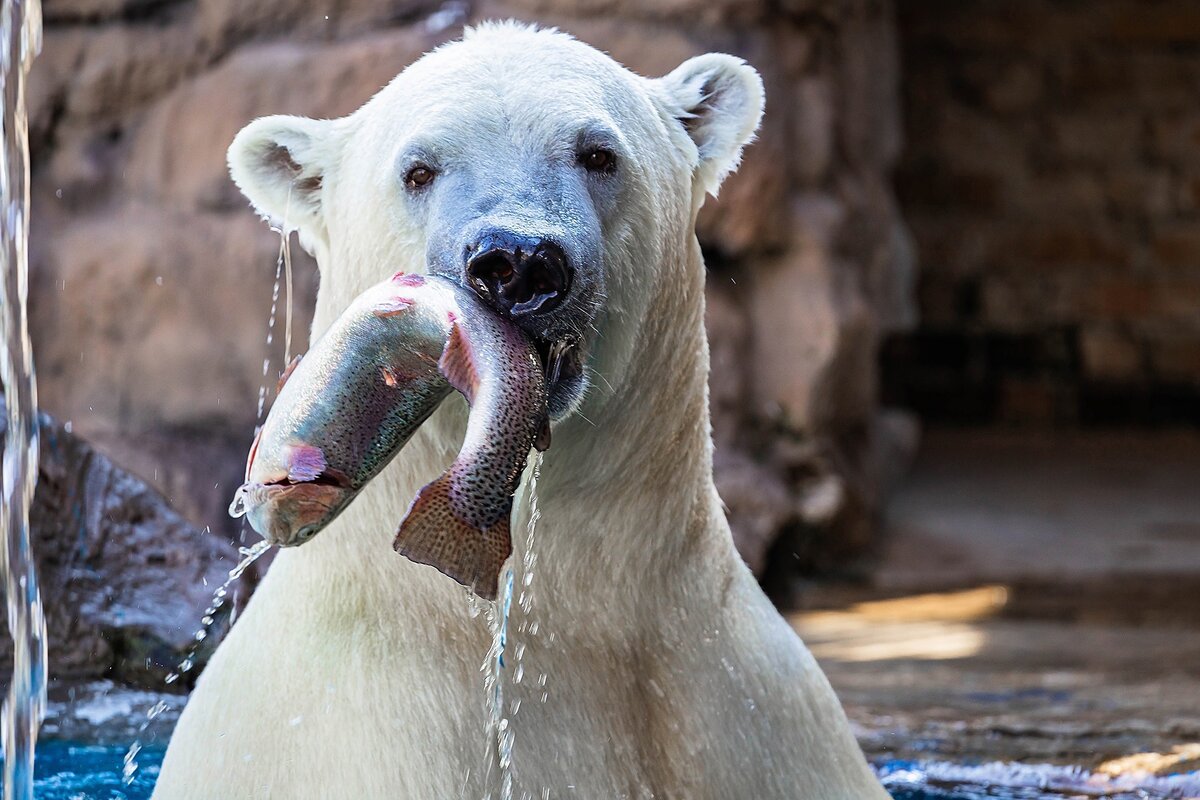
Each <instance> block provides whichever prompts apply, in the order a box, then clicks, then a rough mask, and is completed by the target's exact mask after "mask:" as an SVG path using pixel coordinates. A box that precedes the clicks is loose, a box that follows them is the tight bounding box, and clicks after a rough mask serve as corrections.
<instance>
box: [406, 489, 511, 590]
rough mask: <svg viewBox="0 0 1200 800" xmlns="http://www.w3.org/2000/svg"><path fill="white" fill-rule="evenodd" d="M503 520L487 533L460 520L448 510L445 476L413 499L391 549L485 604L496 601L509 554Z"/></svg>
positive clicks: (509, 540) (503, 518)
mask: <svg viewBox="0 0 1200 800" xmlns="http://www.w3.org/2000/svg"><path fill="white" fill-rule="evenodd" d="M508 525H509V522H508V515H507V514H506V515H504V516H503V517H502V518H501V519H500V520H498V521H497V522H496V524H495V525H492V526H491V527H490V528H485V529H480V528H476V527H475V526H473V525H470V524H468V523H466V522H463V521H462V520H460V519H459V518H458V517H457V516H456V515H455V513H454V511H453V509H451V507H450V475H449V473H445V474H443V475H442V477H440V478H438V479H437V480H436V481H434V482H433V483H431V484H429V485H428V486H426V487H425V488H424V489H422V490H421V491H420V492H418V493H417V497H416V499H415V500H413V503H412V506H411V507H409V509H408V514H407V515H406V516H405V517H404V521H403V522H401V523H400V530H399V531H398V532H397V533H396V541H395V542H393V544H392V547H393V549H395V551H396V552H397V553H399V554H400V555H402V556H404V557H405V558H407V559H409V560H410V561H413V562H415V563H417V564H427V565H429V566H431V567H433V568H435V569H437V570H438V571H439V572H441V573H442V574H443V575H446V576H448V577H450V578H453V579H454V580H456V581H458V582H459V583H461V584H462V585H463V586H466V587H467V588H468V589H470V590H471V591H473V592H475V594H477V595H479V596H480V597H482V598H484V599H486V600H495V599H496V595H497V593H498V591H499V588H500V570H501V569H502V568H503V567H504V562H505V561H506V560H507V559H508V557H509V555H510V554H511V553H512V537H511V536H510V534H509V528H508Z"/></svg>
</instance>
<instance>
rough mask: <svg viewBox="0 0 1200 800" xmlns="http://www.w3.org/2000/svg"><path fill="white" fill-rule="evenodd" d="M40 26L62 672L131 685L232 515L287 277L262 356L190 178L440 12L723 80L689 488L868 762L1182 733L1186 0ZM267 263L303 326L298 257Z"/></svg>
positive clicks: (677, 3)
mask: <svg viewBox="0 0 1200 800" xmlns="http://www.w3.org/2000/svg"><path fill="white" fill-rule="evenodd" d="M44 14H45V45H44V49H43V53H42V55H41V57H40V58H39V59H38V61H37V63H36V65H35V68H34V71H33V75H32V88H31V93H32V96H31V110H30V113H31V143H32V150H33V153H32V158H33V204H34V205H33V217H32V219H33V223H32V227H33V231H32V235H33V244H32V263H31V271H30V274H31V280H32V282H33V285H32V288H31V297H30V306H31V315H32V336H33V342H34V349H35V357H36V364H37V369H38V378H39V387H40V393H41V402H42V406H43V408H44V410H45V411H47V412H48V413H49V414H50V415H51V416H52V419H47V421H46V423H45V425H46V438H45V444H44V451H43V471H42V472H43V474H42V484H41V486H40V487H39V493H40V494H39V501H38V506H37V508H36V509H35V525H36V526H37V527H36V531H37V536H38V540H37V541H38V548H39V549H38V555H39V558H40V559H41V563H42V572H43V578H42V580H43V584H44V586H45V588H44V589H43V593H44V595H45V597H46V602H47V607H48V612H47V613H48V615H49V618H50V622H49V624H50V631H51V663H52V673H53V675H54V676H55V677H56V678H57V679H58V680H59V681H60V682H65V683H69V682H71V681H82V680H95V679H104V680H108V681H113V682H116V683H118V684H121V683H123V684H131V685H138V686H147V687H161V685H162V680H163V676H164V675H165V674H166V671H167V669H168V668H169V667H170V665H172V664H173V663H174V661H176V660H177V659H178V658H179V656H180V654H181V653H182V652H183V651H184V650H185V649H186V647H187V646H188V645H189V643H190V641H191V636H192V633H193V631H194V630H195V628H196V625H197V622H198V619H199V612H200V610H201V609H203V607H204V606H205V605H206V604H207V602H208V597H209V594H210V592H211V588H212V586H213V585H214V584H215V583H219V582H220V581H221V580H222V579H223V577H224V575H225V572H226V570H228V569H229V567H230V566H231V565H232V564H233V563H234V562H236V560H237V558H238V555H237V547H238V546H240V545H242V544H246V543H249V542H250V541H253V540H256V539H257V537H256V536H254V535H253V534H250V536H249V537H247V540H246V541H243V539H242V538H241V537H242V533H241V532H240V528H239V527H238V526H236V525H235V524H234V522H233V521H232V520H230V519H229V518H228V516H227V515H226V513H225V508H226V506H227V505H228V503H229V500H230V497H231V493H232V490H233V488H234V487H235V486H236V485H237V484H238V483H239V482H240V478H241V472H242V465H243V460H244V457H245V453H246V450H247V447H248V445H249V442H250V439H251V437H252V434H253V430H254V425H255V421H256V410H257V405H258V398H259V393H260V390H262V387H264V386H265V387H266V388H267V390H268V395H269V394H270V390H271V389H273V387H274V384H275V379H276V377H277V375H278V373H279V371H280V369H281V368H282V364H281V361H282V347H283V335H282V320H283V313H284V312H283V309H284V306H285V304H286V294H285V293H281V294H280V295H279V297H278V300H279V302H278V304H277V305H276V306H275V311H276V313H275V323H276V324H275V327H274V334H273V338H272V340H271V342H270V343H268V340H267V338H268V320H269V319H270V317H271V313H272V308H273V299H272V298H273V283H274V282H275V281H276V275H277V272H276V263H277V254H278V252H279V245H280V241H279V236H278V234H276V233H273V232H272V231H270V230H269V229H268V228H267V227H266V225H265V224H263V223H262V222H261V221H259V220H258V219H256V217H255V215H254V213H253V212H252V211H251V210H250V209H249V207H248V205H247V203H246V201H245V200H244V199H243V198H242V197H241V195H240V194H239V193H238V191H237V190H236V189H235V187H234V186H233V185H232V183H231V182H230V181H229V179H228V176H227V172H226V166H225V149H226V147H227V146H228V144H229V142H230V140H231V139H232V138H233V136H234V134H235V133H236V132H237V131H238V130H239V129H240V128H241V127H242V126H243V125H245V124H246V123H247V122H249V121H250V120H251V119H253V118H255V117H257V116H261V115H265V114H275V113H289V114H304V115H309V116H319V117H329V116H338V115H342V114H345V113H348V112H350V111H352V110H353V109H355V108H357V107H358V106H359V105H360V104H361V103H362V102H364V101H365V100H366V99H367V98H368V97H370V96H371V95H372V94H373V93H374V92H375V91H376V90H378V89H379V88H380V87H381V86H382V85H383V84H384V83H386V82H387V81H388V80H389V79H390V78H391V77H392V76H393V75H395V74H396V73H397V72H398V71H400V70H401V69H403V68H404V67H405V66H406V65H407V64H408V63H410V62H411V61H413V60H414V59H415V58H417V57H418V56H419V55H420V54H422V53H423V52H425V51H426V50H428V49H430V48H431V47H434V46H436V45H437V44H439V43H440V42H443V41H447V40H449V39H452V38H455V37H457V36H458V35H459V34H460V32H461V30H462V27H463V25H465V24H470V23H472V22H476V21H480V20H484V19H489V18H496V17H515V18H518V19H524V20H530V21H536V22H539V23H541V24H544V25H554V26H559V27H561V28H563V29H564V30H566V31H568V32H570V33H572V34H574V35H575V36H577V37H578V38H581V39H583V40H584V41H587V42H589V43H591V44H593V45H595V46H597V47H599V48H601V49H604V50H606V51H608V52H609V53H611V54H612V55H613V56H614V57H615V58H616V59H618V60H619V61H621V62H623V63H625V64H626V65H628V66H629V67H630V68H632V69H634V70H635V71H638V72H640V73H643V74H646V75H660V74H663V73H665V72H667V71H669V70H670V69H671V68H673V67H674V66H675V65H677V64H678V63H679V62H680V61H682V60H684V59H686V58H688V57H690V56H692V55H696V54H699V53H702V52H706V51H710V50H720V51H726V52H730V53H735V54H737V55H740V56H742V57H744V58H746V59H747V60H748V61H750V62H751V63H752V64H753V65H754V66H755V67H757V68H758V69H759V71H760V72H761V73H762V74H763V77H764V79H765V82H766V87H767V112H766V117H765V121H764V125H763V128H762V130H761V132H760V135H759V140H758V142H757V143H756V144H754V145H753V146H752V147H751V148H749V150H748V151H747V154H746V158H745V161H744V163H743V165H742V168H741V170H740V171H739V172H738V173H737V174H736V175H734V176H733V177H732V178H731V179H730V180H729V181H728V183H727V184H726V185H725V187H724V188H723V190H722V192H721V196H720V199H719V201H715V202H710V203H708V205H706V207H705V209H704V211H703V213H702V215H701V221H700V230H699V235H700V241H701V243H702V245H703V247H704V249H705V251H706V254H707V263H708V270H709V274H708V323H709V336H710V340H711V344H712V354H713V371H712V378H711V387H712V407H713V415H714V428H715V439H716V444H717V451H716V457H717V482H718V486H719V488H720V490H721V493H722V496H723V498H724V499H725V501H726V503H727V504H728V506H729V511H730V518H731V522H732V523H733V527H734V531H735V535H736V538H737V542H738V546H739V549H740V550H741V552H742V553H743V555H744V557H745V558H746V560H747V562H748V563H749V564H750V565H751V567H752V568H754V570H755V571H756V573H757V574H759V576H760V577H761V579H762V581H763V583H764V586H765V587H766V588H767V589H768V591H769V592H770V593H771V595H772V597H773V598H775V600H776V601H777V603H778V604H779V605H780V606H781V607H782V608H784V609H785V610H787V611H789V612H792V613H793V616H792V619H793V620H794V621H795V623H796V625H797V626H798V628H799V629H800V630H801V632H802V633H804V635H805V636H806V638H807V639H808V641H809V642H810V643H811V644H812V645H813V647H814V651H815V652H816V653H817V655H818V657H819V658H821V660H822V661H823V662H824V663H825V665H826V667H827V668H828V669H829V671H830V674H831V677H832V678H833V680H834V682H835V684H836V685H837V687H838V689H839V690H840V691H841V693H842V696H843V698H845V699H846V700H847V702H848V705H849V708H850V712H851V716H852V718H853V719H854V721H855V723H856V724H857V725H859V730H860V734H861V736H862V738H863V739H864V741H865V742H867V744H868V749H869V750H870V749H872V748H874V750H875V751H881V750H887V749H890V750H897V749H903V748H905V747H915V746H916V745H914V744H913V742H920V741H926V742H935V743H938V744H936V745H928V747H930V748H934V749H936V748H942V749H945V748H951V750H952V749H953V748H954V747H960V748H962V751H961V752H977V750H971V748H972V747H974V746H976V745H972V744H970V742H976V744H977V745H978V747H981V748H984V749H986V748H988V747H992V748H996V747H998V746H999V745H997V744H996V743H997V741H998V738H997V737H998V734H997V733H996V732H997V731H1001V732H1002V734H1003V735H999V739H1002V740H1003V741H1004V742H1006V743H1007V744H1006V745H1005V746H1011V747H1013V748H1014V751H1013V752H1014V753H1015V754H1016V755H1020V756H1030V755H1037V754H1040V755H1041V756H1042V757H1043V758H1064V759H1075V760H1076V761H1078V760H1079V759H1080V758H1082V756H1081V755H1080V754H1081V753H1088V754H1089V756H1088V757H1089V758H1092V759H1093V760H1098V759H1100V758H1101V756H1103V755H1104V754H1105V753H1111V754H1118V753H1122V752H1126V751H1128V750H1129V749H1130V748H1131V747H1133V748H1135V749H1136V748H1139V747H1140V748H1142V749H1146V748H1157V749H1160V750H1164V752H1165V749H1166V748H1167V747H1168V746H1174V745H1175V744H1178V743H1180V742H1184V743H1186V742H1188V741H1192V740H1200V710H1198V705H1200V704H1198V703H1197V702H1196V701H1197V700H1198V699H1200V689H1198V686H1200V658H1197V656H1198V655H1200V641H1198V637H1197V636H1196V635H1195V633H1194V626H1196V625H1197V624H1200V491H1198V489H1197V485H1198V482H1200V436H1198V435H1197V432H1198V430H1200V103H1198V102H1197V101H1198V100H1200V6H1198V5H1197V4H1196V3H1195V2H1194V0H1087V1H1085V0H744V1H743V2H738V1H737V0H654V1H653V2H651V1H650V0H638V1H637V2H634V0H449V1H448V2H446V1H443V0H256V2H253V3H250V2H239V1H238V0H44ZM293 255H294V256H295V287H294V288H295V297H294V303H293V306H294V312H295V322H294V329H295V335H296V339H297V342H298V344H297V347H298V348H299V349H303V347H304V343H305V341H306V339H307V327H308V322H309V318H310V309H311V306H312V302H313V298H314V296H315V292H316V286H317V277H316V272H315V266H314V264H313V263H312V261H311V260H310V259H309V258H308V257H307V256H305V255H304V254H303V253H302V252H301V251H300V249H299V248H298V247H296V248H293ZM275 288H276V291H278V284H276V286H275ZM264 362H265V363H264ZM264 376H265V377H264ZM268 399H269V397H268ZM265 563H266V562H265V561H264V562H259V564H256V565H255V568H254V569H252V570H251V571H250V572H248V573H247V576H246V578H245V579H244V580H243V581H242V582H241V583H239V584H238V586H237V592H238V597H239V602H244V600H245V597H246V596H247V595H248V594H249V593H250V592H251V591H252V589H253V585H254V582H255V580H256V579H257V578H256V576H257V575H259V574H261V573H260V572H259V570H260V569H261V568H263V565H264V564H265ZM186 683H187V681H186V680H184V681H182V682H181V683H180V684H179V685H177V686H175V687H174V688H175V689H180V688H184V684H186ZM1116 686H1119V687H1121V691H1120V692H1119V693H1113V692H1112V691H1111V689H1112V687H1116ZM1114 694H1119V696H1120V697H1119V699H1118V698H1116V697H1114ZM1168 696H1169V698H1170V699H1169V700H1168V699H1167V697H1168ZM1005 715H1009V716H1005ZM1012 715H1016V716H1012ZM964 725H965V726H966V728H964V727H963V726H964ZM955 726H957V727H955ZM1172 726H1173V727H1172ZM951 730H953V731H955V733H954V734H953V735H951V734H950V733H948V731H951ZM1004 731H1007V733H1003V732H1004ZM922 737H924V739H922ZM972 737H975V738H972ZM1004 737H1008V738H1004ZM1138 737H1141V738H1138ZM951 740H953V743H951ZM1135 740H1136V742H1137V744H1131V742H1133V741H1135ZM964 742H965V744H964ZM1014 742H1015V743H1017V744H1013V743H1014ZM980 743H982V744H980Z"/></svg>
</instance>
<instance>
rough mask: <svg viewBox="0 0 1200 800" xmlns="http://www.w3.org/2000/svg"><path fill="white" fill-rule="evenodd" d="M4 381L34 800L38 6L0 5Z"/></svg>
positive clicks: (11, 749) (14, 583) (9, 769)
mask: <svg viewBox="0 0 1200 800" xmlns="http://www.w3.org/2000/svg"><path fill="white" fill-rule="evenodd" d="M0 33H2V39H3V41H0V83H2V84H3V86H2V87H0V97H2V100H0V102H2V103H3V109H2V114H0V118H2V120H3V121H2V122H0V125H2V126H3V130H2V131H0V134H2V138H3V148H0V273H2V276H3V285H2V288H0V336H2V337H3V347H2V348H0V349H2V350H3V352H2V353H0V381H2V382H3V384H4V405H5V412H6V415H7V435H6V436H5V439H4V464H3V480H2V490H0V515H2V523H0V524H2V533H3V538H4V546H3V549H2V550H0V553H2V561H3V563H2V564H0V567H2V570H3V573H4V591H5V597H6V599H7V603H8V630H9V633H10V634H11V635H12V638H13V675H12V681H11V683H10V685H9V693H8V697H7V699H6V700H5V702H4V720H3V725H2V735H3V744H4V754H5V758H4V797H5V798H6V800H32V798H33V758H34V747H35V746H36V744H37V737H38V731H39V729H40V728H41V724H42V719H43V718H44V716H45V712H46V620H45V617H44V616H43V613H42V603H41V596H40V595H39V593H38V582H37V570H36V569H35V565H34V559H33V553H32V549H31V547H30V540H29V505H30V503H31V502H32V500H33V490H34V487H35V486H36V484H37V469H38V427H37V425H38V421H37V381H36V379H35V376H34V370H33V352H32V349H31V347H30V343H29V324H28V320H27V316H26V299H27V297H28V295H29V251H28V244H29V120H28V117H27V114H26V109H25V81H26V78H27V76H28V74H29V68H30V66H31V64H32V63H33V59H34V56H36V55H37V53H38V50H40V49H41V43H42V12H41V5H40V2H39V0H3V5H2V7H0Z"/></svg>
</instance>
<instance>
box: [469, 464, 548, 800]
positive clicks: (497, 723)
mask: <svg viewBox="0 0 1200 800" xmlns="http://www.w3.org/2000/svg"><path fill="white" fill-rule="evenodd" d="M541 472H542V454H541V453H534V455H533V467H532V472H531V474H530V479H529V489H528V507H529V521H528V523H527V525H526V534H525V552H524V554H523V555H522V558H521V571H520V579H519V581H518V578H517V570H516V565H515V564H514V565H512V566H510V567H509V568H508V569H507V570H506V571H505V572H504V574H503V575H502V576H501V578H500V597H499V599H498V600H497V602H496V605H495V607H494V608H493V607H490V606H489V607H488V608H486V609H485V611H484V613H485V616H486V619H487V623H488V627H489V628H490V630H491V632H492V644H491V647H490V648H489V649H488V654H487V657H486V658H485V659H484V662H483V666H482V667H481V668H480V671H482V672H483V676H484V677H483V687H484V697H485V700H486V707H487V713H488V749H489V754H488V761H487V763H488V771H487V775H488V782H489V783H490V779H491V775H492V770H493V768H494V767H498V768H499V771H500V800H512V797H513V779H514V772H513V766H512V753H513V745H514V744H515V742H516V731H515V729H514V726H513V717H515V716H516V714H517V712H518V711H519V710H520V708H521V700H520V698H513V699H512V701H511V702H510V703H509V705H508V707H507V708H506V707H505V705H504V674H505V670H506V669H508V667H509V666H510V663H511V667H512V679H511V680H512V682H513V684H519V683H521V682H522V680H524V675H525V666H524V663H523V660H524V657H525V641H524V638H525V637H524V636H522V641H519V642H518V643H517V644H516V646H515V647H514V648H513V650H514V652H513V658H512V659H510V660H508V661H506V659H505V657H506V655H508V650H509V648H508V639H509V619H510V616H511V612H512V603H513V598H514V591H515V589H516V585H517V584H518V582H519V584H520V587H521V588H520V594H519V595H517V598H518V599H517V604H518V606H519V607H520V609H521V611H522V612H523V613H522V616H523V619H522V621H521V623H520V627H519V631H520V633H522V634H526V635H531V636H535V635H537V631H538V625H537V623H536V622H532V623H531V622H530V619H531V614H532V611H533V575H534V567H535V565H536V564H537V553H536V551H535V549H534V542H535V533H536V531H537V522H538V519H539V518H541V511H540V510H539V509H538V496H537V484H538V478H539V477H540V476H541ZM469 596H470V598H471V600H470V605H469V609H470V613H471V616H473V617H474V616H478V614H479V608H480V603H479V601H478V599H477V598H475V595H474V594H473V593H470V594H469ZM541 686H542V687H544V686H545V681H544V679H543V680H542V681H541ZM543 702H544V700H543ZM487 797H488V798H490V797H491V794H490V793H489V794H488V795H487Z"/></svg>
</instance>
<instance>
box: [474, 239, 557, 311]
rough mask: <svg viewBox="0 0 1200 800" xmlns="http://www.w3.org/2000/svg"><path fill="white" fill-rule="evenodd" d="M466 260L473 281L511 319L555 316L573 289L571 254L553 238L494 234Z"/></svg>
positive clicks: (482, 241) (478, 243)
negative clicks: (546, 315) (554, 313)
mask: <svg viewBox="0 0 1200 800" xmlns="http://www.w3.org/2000/svg"><path fill="white" fill-rule="evenodd" d="M466 255H467V264H466V267H467V280H468V282H469V283H470V284H471V286H472V287H474V289H475V291H477V292H479V294H480V295H482V296H483V297H484V299H486V300H488V301H489V302H490V303H491V304H492V305H493V306H495V307H496V309H497V310H499V311H500V312H502V313H504V314H507V315H509V316H512V317H523V316H531V315H533V314H543V313H546V312H547V311H552V310H553V309H555V308H557V307H558V306H559V305H561V304H562V301H563V300H564V299H565V298H566V296H567V292H568V291H569V290H570V288H571V275H572V273H571V267H570V264H569V263H568V262H567V254H566V253H565V252H563V249H562V247H560V246H559V245H558V244H556V243H555V242H553V241H551V240H549V239H545V238H540V237H533V236H524V235H521V234H516V233H513V232H511V231H504V230H492V231H488V232H486V233H484V234H483V235H482V236H481V237H479V240H478V241H477V242H476V243H475V244H473V245H471V246H470V247H468V248H467V254H466Z"/></svg>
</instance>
